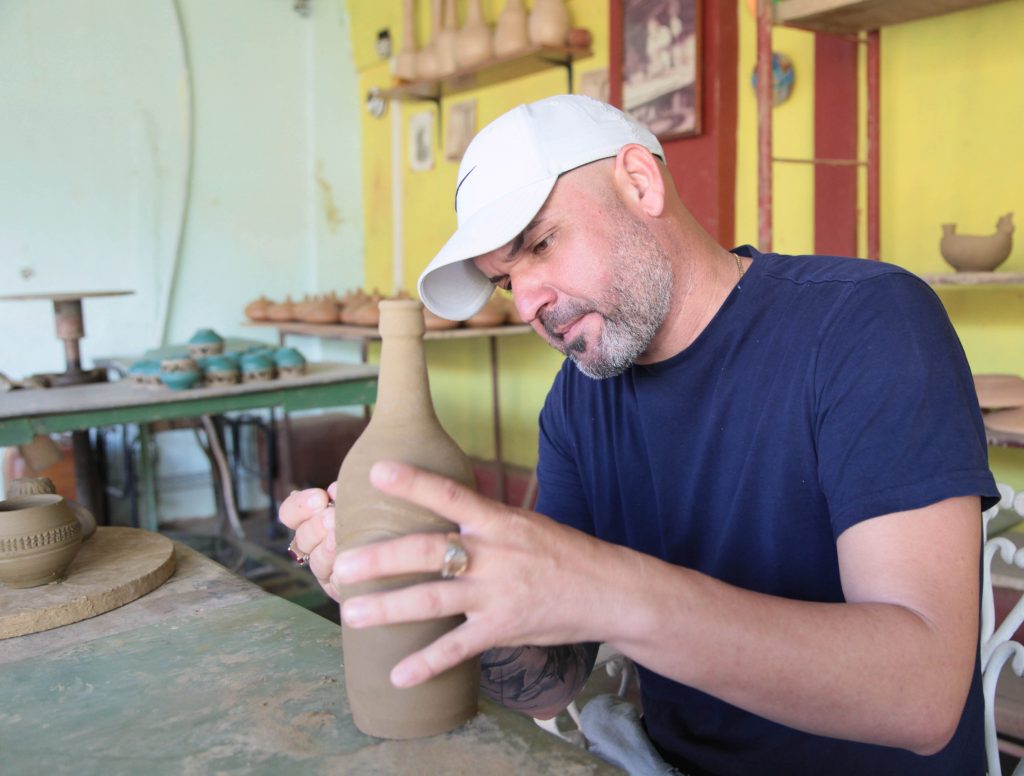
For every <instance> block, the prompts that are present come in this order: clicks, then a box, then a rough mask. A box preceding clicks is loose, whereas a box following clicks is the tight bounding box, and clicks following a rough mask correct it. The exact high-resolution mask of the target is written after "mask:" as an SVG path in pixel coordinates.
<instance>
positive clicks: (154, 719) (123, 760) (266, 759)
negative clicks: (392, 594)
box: [0, 545, 619, 776]
mask: <svg viewBox="0 0 1024 776" xmlns="http://www.w3.org/2000/svg"><path fill="white" fill-rule="evenodd" d="M175 549H176V557H177V559H178V570H177V572H176V573H175V575H174V576H173V577H172V578H171V579H170V580H168V582H166V583H165V584H164V585H163V586H161V587H160V588H158V589H157V590H155V591H154V592H152V593H150V594H149V595H147V596H144V597H143V598H141V599H139V600H138V601H134V602H132V603H130V604H128V605H126V606H123V607H121V608H120V609H115V610H113V611H111V612H108V613H106V614H103V615H101V616H99V617H96V618H93V619H92V620H84V621H82V622H79V623H74V624H72V625H67V626H64V627H62V628H58V629H55V630H52V631H47V632H43V633H38V634H32V635H29V636H21V637H18V638H14V639H8V640H5V641H0V699H2V702H0V771H2V772H3V773H11V774H30V773H46V774H63V773H68V774H72V773H73V774H75V776H89V774H103V775H104V776H108V775H110V774H133V775H134V774H145V775H146V776H161V775H162V774H191V773H194V774H213V773H228V774H320V773H323V774H332V775H333V774H360V776H366V775H372V774H417V775H418V776H420V775H429V774H472V775H473V776H476V774H487V775H488V776H494V775H498V776H501V775H502V774H509V775H510V776H511V775H513V774H515V775H518V774H570V775H574V774H603V773H618V772H619V771H617V770H616V769H613V768H611V767H610V766H608V765H606V764H605V763H603V762H602V761H600V760H598V759H597V758H595V757H593V756H591V755H589V754H588V753H587V752H585V751H583V750H580V749H577V748H575V747H573V746H571V745H569V744H567V743H566V742H564V741H562V740H561V739H559V738H556V737H555V736H552V735H551V734H549V733H547V732H545V731H543V730H541V729H540V728H538V727H537V726H536V725H535V724H534V723H533V722H532V721H531V720H529V719H527V718H526V717H524V716H522V715H520V714H517V713H515V712H512V711H508V710H507V709H503V708H501V707H499V706H496V705H494V704H491V703H489V702H486V701H482V702H481V707H480V713H479V714H478V715H477V717H475V718H474V719H473V720H472V721H470V722H469V723H467V724H465V725H463V726H461V727H460V728H457V729H456V730H454V731H452V732H450V733H446V734H444V735H440V736H434V737H431V738H426V739H419V740H412V741H386V740H382V739H375V738H370V737H368V736H365V735H363V734H362V733H360V732H359V731H358V730H357V729H356V727H355V725H354V723H353V722H352V718H351V716H350V714H349V709H348V702H347V699H346V696H345V688H344V673H343V669H342V651H341V638H340V635H341V634H340V629H339V628H338V626H337V625H335V624H333V623H331V622H330V621H329V620H325V619H323V618H322V617H319V616H317V615H315V614H312V613H310V612H308V611H306V610H305V609H302V608H301V607H299V606H296V605H294V604H291V603H289V602H287V601H284V600H282V599H279V598H276V597H274V596H270V595H268V594H266V593H263V592H262V591H261V590H259V589H258V588H256V587H255V586H254V585H251V584H250V583H248V582H246V581H245V580H242V579H241V578H239V577H236V576H234V575H232V574H230V573H229V572H228V571H227V570H226V569H224V568H223V567H221V566H219V565H218V564H216V563H213V562H212V561H210V560H209V559H207V558H205V557H203V556H202V555H200V554H199V553H196V552H194V551H193V550H190V549H188V548H186V547H184V546H182V545H176V548H175Z"/></svg>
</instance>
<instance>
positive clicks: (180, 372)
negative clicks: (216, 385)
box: [160, 358, 202, 391]
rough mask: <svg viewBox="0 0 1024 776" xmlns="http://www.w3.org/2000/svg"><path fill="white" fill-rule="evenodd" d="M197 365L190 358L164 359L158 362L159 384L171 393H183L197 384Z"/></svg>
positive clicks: (198, 377) (198, 372) (199, 375)
mask: <svg viewBox="0 0 1024 776" xmlns="http://www.w3.org/2000/svg"><path fill="white" fill-rule="evenodd" d="M200 377H202V374H201V373H200V371H199V365H198V364H197V363H196V362H195V361H193V360H192V359H191V358H165V359H164V360H163V361H161V362H160V382H162V383H163V384H164V385H166V386H167V387H168V388H170V389H171V390H172V391H184V390H186V389H188V388H192V387H193V386H194V385H195V384H196V383H198V382H199V379H200Z"/></svg>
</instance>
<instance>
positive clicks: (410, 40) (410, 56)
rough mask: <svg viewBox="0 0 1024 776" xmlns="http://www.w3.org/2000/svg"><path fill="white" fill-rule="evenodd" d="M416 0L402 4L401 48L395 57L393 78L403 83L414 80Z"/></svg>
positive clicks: (407, 0)
mask: <svg viewBox="0 0 1024 776" xmlns="http://www.w3.org/2000/svg"><path fill="white" fill-rule="evenodd" d="M415 4H416V0H405V2H403V3H402V48H401V49H400V50H399V52H398V56H397V57H395V69H394V73H395V76H396V77H397V78H399V79H401V80H403V81H415V80H416V29H415V27H416V9H415Z"/></svg>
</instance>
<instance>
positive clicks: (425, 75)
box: [416, 0, 441, 81]
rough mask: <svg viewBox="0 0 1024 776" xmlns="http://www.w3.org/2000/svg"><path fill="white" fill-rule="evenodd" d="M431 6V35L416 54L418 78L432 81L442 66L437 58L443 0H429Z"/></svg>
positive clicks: (439, 72)
mask: <svg viewBox="0 0 1024 776" xmlns="http://www.w3.org/2000/svg"><path fill="white" fill-rule="evenodd" d="M429 2H430V3H431V8H430V36H429V38H428V40H427V44H426V45H425V46H423V47H422V48H421V49H420V50H419V52H418V53H417V54H416V78H418V79H419V80H421V81H430V80H433V79H434V78H437V77H438V76H439V75H440V74H441V68H440V65H439V63H438V59H437V33H438V31H439V30H440V21H441V19H440V15H441V0H429Z"/></svg>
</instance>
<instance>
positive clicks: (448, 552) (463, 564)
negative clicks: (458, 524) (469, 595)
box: [441, 533, 469, 579]
mask: <svg viewBox="0 0 1024 776" xmlns="http://www.w3.org/2000/svg"><path fill="white" fill-rule="evenodd" d="M468 568H469V553H468V552H467V551H466V545H464V544H463V543H462V538H461V537H460V536H459V535H458V534H457V533H450V534H448V546H447V547H445V550H444V559H443V560H442V561H441V579H455V577H461V576H462V575H463V574H465V573H466V569H468Z"/></svg>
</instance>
